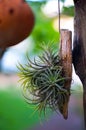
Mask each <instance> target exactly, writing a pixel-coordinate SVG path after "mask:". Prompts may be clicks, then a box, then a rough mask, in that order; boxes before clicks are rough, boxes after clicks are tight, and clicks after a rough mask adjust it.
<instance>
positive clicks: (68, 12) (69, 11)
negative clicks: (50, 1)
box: [62, 6, 74, 17]
mask: <svg viewBox="0 0 86 130" xmlns="http://www.w3.org/2000/svg"><path fill="white" fill-rule="evenodd" d="M62 14H64V15H67V16H72V17H73V16H74V6H69V7H65V6H63V10H62Z"/></svg>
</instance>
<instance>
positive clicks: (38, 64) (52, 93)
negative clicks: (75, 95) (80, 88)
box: [18, 44, 71, 118]
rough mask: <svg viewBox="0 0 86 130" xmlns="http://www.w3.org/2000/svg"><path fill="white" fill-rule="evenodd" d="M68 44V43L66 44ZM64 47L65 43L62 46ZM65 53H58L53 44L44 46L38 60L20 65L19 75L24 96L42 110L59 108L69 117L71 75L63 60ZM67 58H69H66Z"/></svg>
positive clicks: (65, 116)
mask: <svg viewBox="0 0 86 130" xmlns="http://www.w3.org/2000/svg"><path fill="white" fill-rule="evenodd" d="M66 45H67V44H66ZM61 48H62V49H63V45H62V46H61ZM62 56H63V53H61V49H60V53H59V54H57V53H55V52H54V50H53V49H52V47H51V46H48V47H46V48H44V47H43V53H42V55H41V56H38V58H37V60H36V59H34V61H31V60H30V59H29V58H28V63H27V64H26V65H25V66H23V65H21V64H20V65H19V66H18V68H19V70H20V72H19V76H20V80H21V81H22V86H23V92H24V96H25V97H26V99H27V101H28V102H29V103H31V104H35V105H37V107H38V110H40V111H44V112H45V111H46V108H47V107H48V108H51V109H52V110H55V111H57V110H59V111H60V112H61V113H62V114H63V116H64V118H67V104H68V101H69V96H70V89H69V88H67V87H68V85H69V87H70V83H69V82H70V81H71V77H70V76H71V75H70V76H69V75H68V73H69V72H67V73H66V71H65V69H67V67H68V66H69V65H67V66H66V68H65V66H64V61H63V60H62V58H63V57H62ZM66 60H67V59H66Z"/></svg>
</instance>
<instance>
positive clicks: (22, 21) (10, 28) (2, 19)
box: [0, 0, 34, 48]
mask: <svg viewBox="0 0 86 130" xmlns="http://www.w3.org/2000/svg"><path fill="white" fill-rule="evenodd" d="M33 26H34V15H33V12H32V10H31V8H30V7H29V5H28V4H27V3H26V2H25V1H24V0H0V48H7V47H9V46H13V45H16V44H18V43H19V42H21V41H22V40H24V39H25V38H26V37H27V36H29V35H30V33H31V31H32V29H33Z"/></svg>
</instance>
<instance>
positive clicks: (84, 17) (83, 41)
mask: <svg viewBox="0 0 86 130" xmlns="http://www.w3.org/2000/svg"><path fill="white" fill-rule="evenodd" d="M74 5H75V18H74V43H73V64H74V68H75V72H76V74H77V75H78V76H79V78H80V79H81V81H82V84H83V107H84V120H85V126H86V0H74Z"/></svg>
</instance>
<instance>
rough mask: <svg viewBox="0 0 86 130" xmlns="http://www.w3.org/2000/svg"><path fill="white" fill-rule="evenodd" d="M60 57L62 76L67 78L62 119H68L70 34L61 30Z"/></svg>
mask: <svg viewBox="0 0 86 130" xmlns="http://www.w3.org/2000/svg"><path fill="white" fill-rule="evenodd" d="M60 57H61V61H62V66H63V73H64V76H65V77H66V78H67V80H66V82H65V85H64V87H65V89H67V90H68V91H69V94H68V97H67V99H68V100H67V102H66V103H64V106H63V113H62V114H63V117H64V118H65V119H67V117H68V102H69V97H70V86H71V79H72V33H71V31H69V30H66V29H62V30H61V40H60Z"/></svg>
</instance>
